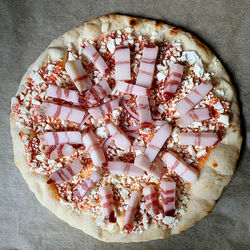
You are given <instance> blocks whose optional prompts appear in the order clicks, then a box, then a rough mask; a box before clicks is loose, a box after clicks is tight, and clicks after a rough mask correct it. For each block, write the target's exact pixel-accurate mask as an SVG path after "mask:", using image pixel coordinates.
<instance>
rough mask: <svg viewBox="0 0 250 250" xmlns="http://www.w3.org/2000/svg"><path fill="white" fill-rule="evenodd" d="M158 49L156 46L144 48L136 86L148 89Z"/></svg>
mask: <svg viewBox="0 0 250 250" xmlns="http://www.w3.org/2000/svg"><path fill="white" fill-rule="evenodd" d="M158 50H159V48H158V47H157V46H156V45H151V46H145V47H144V49H143V54H142V58H141V64H140V68H139V72H138V75H137V80H136V84H137V85H140V86H142V87H145V88H147V89H150V88H151V86H152V82H153V76H154V71H155V61H156V57H157V54H158Z"/></svg>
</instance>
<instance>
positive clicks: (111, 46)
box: [107, 39, 115, 54]
mask: <svg viewBox="0 0 250 250" xmlns="http://www.w3.org/2000/svg"><path fill="white" fill-rule="evenodd" d="M107 48H108V50H109V51H110V53H111V54H113V53H114V52H115V41H114V39H110V40H109V41H108V43H107Z"/></svg>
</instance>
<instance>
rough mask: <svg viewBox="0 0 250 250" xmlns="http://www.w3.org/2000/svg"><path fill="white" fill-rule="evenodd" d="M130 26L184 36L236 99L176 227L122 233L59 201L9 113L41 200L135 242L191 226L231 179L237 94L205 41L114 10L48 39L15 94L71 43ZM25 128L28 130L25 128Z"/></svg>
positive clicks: (81, 222)
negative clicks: (33, 163)
mask: <svg viewBox="0 0 250 250" xmlns="http://www.w3.org/2000/svg"><path fill="white" fill-rule="evenodd" d="M126 27H131V28H134V29H135V31H136V32H137V33H138V35H142V36H152V33H153V32H157V33H158V34H159V36H161V37H162V38H164V39H167V40H169V41H172V40H180V41H181V43H182V46H183V49H184V50H194V51H196V53H197V54H198V55H199V57H200V58H201V59H202V61H203V64H204V66H205V68H206V70H207V71H208V72H214V80H215V82H216V87H215V88H220V89H222V90H223V91H224V92H225V96H223V98H225V99H226V100H227V101H230V102H231V103H232V106H231V110H232V117H231V120H230V126H229V128H228V130H227V134H226V136H225V137H224V138H223V140H222V141H221V142H220V143H219V144H217V146H216V148H215V149H214V150H212V151H211V153H210V154H209V156H208V159H207V160H206V161H205V163H204V164H203V165H202V166H200V167H201V170H200V174H199V178H198V181H197V182H196V183H195V184H192V185H191V196H190V201H189V202H188V204H187V209H186V212H185V213H184V214H183V216H182V217H181V219H180V222H179V223H178V224H177V225H176V226H175V227H174V228H172V229H166V230H163V229H160V228H157V227H155V226H153V225H152V226H150V227H149V229H148V230H147V231H144V232H143V233H141V234H135V233H133V234H129V235H128V234H124V233H120V232H119V231H118V232H114V233H110V232H108V231H106V230H102V229H101V228H100V227H99V226H98V225H97V224H96V223H95V221H94V220H93V219H92V218H91V215H90V214H89V213H85V214H84V215H83V214H81V215H80V214H78V213H76V212H74V211H73V210H72V209H69V208H67V207H65V206H62V205H61V204H60V202H59V197H58V195H57V192H56V189H55V186H54V185H48V184H47V179H48V177H46V176H43V175H38V174H35V173H32V172H31V171H30V168H29V166H28V164H27V162H26V159H25V156H24V147H23V144H22V142H21V140H20V138H19V132H20V131H21V130H20V129H19V128H18V127H17V126H16V118H15V116H14V114H13V113H12V114H11V115H10V127H11V135H12V138H13V148H14V157H15V164H16V166H17V167H18V168H19V170H20V171H21V173H22V175H23V177H24V179H25V181H26V182H27V183H28V185H29V188H30V190H31V191H32V192H33V193H34V194H35V196H36V197H37V199H38V200H39V201H40V202H41V203H42V204H43V205H44V206H45V207H47V208H48V209H49V210H50V211H52V212H53V213H54V214H55V215H56V216H58V217H59V218H60V219H62V220H64V221H66V222H67V223H68V224H70V225H71V226H73V227H76V228H78V229H80V230H82V231H83V232H85V233H87V234H90V235H91V236H93V237H95V238H97V239H100V240H103V241H112V242H137V241H148V240H153V239H160V238H165V237H166V236H167V235H169V234H178V233H181V232H183V231H185V230H186V229H187V228H189V227H191V226H193V225H194V224H195V223H196V222H197V221H198V220H200V219H201V218H203V217H204V216H206V215H207V214H208V213H210V212H211V210H212V209H213V207H214V205H215V202H216V200H217V199H218V198H219V197H220V195H221V193H222V191H223V188H224V187H225V186H226V185H227V184H228V182H229V181H230V179H231V176H232V174H233V172H234V169H235V166H236V163H237V160H238V157H239V154H240V148H241V143H242V137H241V132H240V116H239V107H238V102H237V94H236V91H235V88H234V87H233V85H232V83H231V81H230V78H229V76H228V74H227V73H226V71H225V69H224V67H223V66H222V64H221V63H220V61H219V60H218V59H217V58H216V57H215V55H214V54H213V53H212V52H211V51H210V49H208V48H207V47H206V45H204V44H203V43H201V42H200V41H199V40H198V39H197V38H195V37H194V36H193V35H191V34H189V33H187V32H184V31H182V30H180V29H178V28H175V27H173V26H170V25H167V24H164V23H162V22H158V21H153V20H147V19H141V18H136V17H129V16H124V15H116V14H111V15H107V16H103V17H99V18H96V19H93V20H92V21H89V22H87V23H85V24H82V25H80V26H77V27H76V28H74V29H72V30H70V31H68V32H66V33H65V34H64V35H62V36H60V37H59V38H57V39H55V40H54V41H52V42H51V43H50V45H49V46H48V48H47V49H46V50H45V51H44V52H43V53H42V54H41V55H40V57H39V58H38V59H37V60H36V61H35V62H34V63H33V64H32V65H31V66H30V67H29V69H28V71H27V72H26V74H25V75H24V77H23V79H22V81H21V84H20V86H19V89H18V92H17V94H18V93H19V92H20V91H21V89H22V86H23V84H24V83H25V81H26V78H27V77H28V76H29V74H30V72H31V71H32V70H36V69H38V68H39V67H42V66H43V65H44V64H45V63H47V62H49V61H50V60H58V59H60V58H62V59H63V60H64V62H65V61H66V59H67V51H66V49H67V47H68V46H69V45H71V46H72V47H75V48H76V49H79V45H80V44H81V43H82V41H85V40H88V39H91V40H96V39H98V38H99V36H101V35H103V34H107V33H110V32H113V31H115V30H117V29H124V28H126ZM23 132H24V131H23ZM25 132H26V133H27V131H25ZM29 133H31V132H29ZM214 163H216V164H217V167H213V166H215V165H216V164H214Z"/></svg>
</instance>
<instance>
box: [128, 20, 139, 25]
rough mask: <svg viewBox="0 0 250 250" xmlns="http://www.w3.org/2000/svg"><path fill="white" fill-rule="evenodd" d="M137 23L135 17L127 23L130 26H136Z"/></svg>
mask: <svg viewBox="0 0 250 250" xmlns="http://www.w3.org/2000/svg"><path fill="white" fill-rule="evenodd" d="M137 24H138V21H137V20H136V19H131V20H130V21H129V25H130V26H132V27H133V26H136V25H137Z"/></svg>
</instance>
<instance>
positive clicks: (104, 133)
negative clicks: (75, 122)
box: [96, 127, 108, 138]
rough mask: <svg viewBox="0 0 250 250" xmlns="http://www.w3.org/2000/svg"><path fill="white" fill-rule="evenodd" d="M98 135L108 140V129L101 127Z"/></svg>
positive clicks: (97, 131)
mask: <svg viewBox="0 0 250 250" xmlns="http://www.w3.org/2000/svg"><path fill="white" fill-rule="evenodd" d="M96 134H97V136H99V137H101V138H107V137H108V131H107V129H106V127H99V128H97V129H96Z"/></svg>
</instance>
